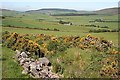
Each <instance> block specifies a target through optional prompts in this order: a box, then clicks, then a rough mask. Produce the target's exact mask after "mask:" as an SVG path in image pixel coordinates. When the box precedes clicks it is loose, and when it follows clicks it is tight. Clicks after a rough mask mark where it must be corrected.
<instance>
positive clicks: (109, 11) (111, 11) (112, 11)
mask: <svg viewBox="0 0 120 80" xmlns="http://www.w3.org/2000/svg"><path fill="white" fill-rule="evenodd" d="M118 9H119V10H118ZM118 11H119V12H118ZM94 13H96V14H118V13H119V14H120V7H119V8H118V7H115V8H106V9H101V10H97V11H94Z"/></svg>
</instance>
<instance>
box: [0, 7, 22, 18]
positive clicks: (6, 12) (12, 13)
mask: <svg viewBox="0 0 120 80" xmlns="http://www.w3.org/2000/svg"><path fill="white" fill-rule="evenodd" d="M0 11H1V12H2V15H3V16H15V15H17V14H19V13H21V12H19V11H15V10H9V9H0Z"/></svg>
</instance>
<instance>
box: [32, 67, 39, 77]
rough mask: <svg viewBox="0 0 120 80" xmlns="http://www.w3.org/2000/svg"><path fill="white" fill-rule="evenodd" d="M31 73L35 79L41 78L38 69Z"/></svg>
mask: <svg viewBox="0 0 120 80" xmlns="http://www.w3.org/2000/svg"><path fill="white" fill-rule="evenodd" d="M30 72H31V73H32V74H33V76H35V78H39V73H38V71H37V70H36V69H34V68H33V69H31V70H30Z"/></svg>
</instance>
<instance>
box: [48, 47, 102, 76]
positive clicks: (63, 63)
mask: <svg viewBox="0 0 120 80" xmlns="http://www.w3.org/2000/svg"><path fill="white" fill-rule="evenodd" d="M92 55H97V56H94V59H92ZM98 55H101V54H100V53H99V52H97V51H94V52H93V51H92V50H89V49H88V50H81V49H78V48H70V49H68V50H67V51H65V52H63V53H58V54H55V55H53V56H52V57H50V58H49V59H50V61H51V62H52V65H53V68H54V71H55V72H58V73H60V74H63V75H64V77H65V78H79V77H80V78H100V75H99V70H100V68H101V67H102V65H101V64H100V63H99V61H98V59H100V58H102V56H101V57H100V56H98ZM95 59H96V60H95ZM93 62H94V63H93ZM56 66H58V67H56ZM88 73H89V74H88Z"/></svg>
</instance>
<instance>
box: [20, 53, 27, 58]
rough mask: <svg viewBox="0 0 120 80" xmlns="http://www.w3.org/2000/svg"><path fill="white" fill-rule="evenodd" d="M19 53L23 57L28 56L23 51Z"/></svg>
mask: <svg viewBox="0 0 120 80" xmlns="http://www.w3.org/2000/svg"><path fill="white" fill-rule="evenodd" d="M20 55H21V56H22V57H23V58H27V57H28V55H27V54H26V53H25V52H22V53H21V54H20Z"/></svg>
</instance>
